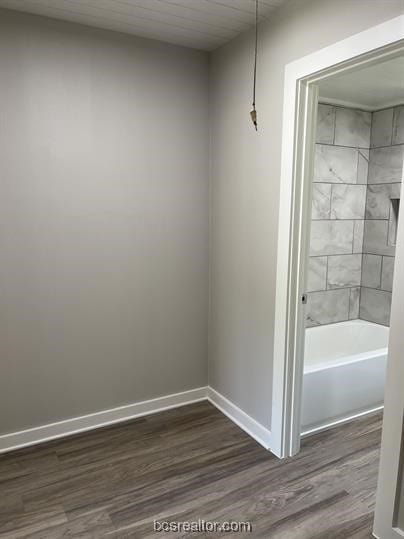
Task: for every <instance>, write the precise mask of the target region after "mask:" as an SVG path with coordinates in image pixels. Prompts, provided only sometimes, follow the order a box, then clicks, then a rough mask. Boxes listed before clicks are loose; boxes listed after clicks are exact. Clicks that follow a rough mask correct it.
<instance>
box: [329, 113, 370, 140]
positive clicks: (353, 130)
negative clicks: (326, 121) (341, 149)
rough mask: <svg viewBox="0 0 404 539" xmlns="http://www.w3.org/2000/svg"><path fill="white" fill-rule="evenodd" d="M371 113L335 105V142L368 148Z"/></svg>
mask: <svg viewBox="0 0 404 539" xmlns="http://www.w3.org/2000/svg"><path fill="white" fill-rule="evenodd" d="M371 123H372V114H371V113H370V112H365V111H362V110H356V109H348V108H342V107H336V111H335V144H336V145H340V146H350V147H354V148H369V146H370V128H371Z"/></svg>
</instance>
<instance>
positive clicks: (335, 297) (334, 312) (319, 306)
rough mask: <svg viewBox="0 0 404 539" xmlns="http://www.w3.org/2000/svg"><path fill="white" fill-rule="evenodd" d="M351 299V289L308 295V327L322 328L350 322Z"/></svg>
mask: <svg viewBox="0 0 404 539" xmlns="http://www.w3.org/2000/svg"><path fill="white" fill-rule="evenodd" d="M349 298H350V289H349V288H342V289H340V290H327V291H326V292H312V293H311V294H308V298H307V310H306V313H307V326H308V327H312V326H320V325H323V324H332V323H335V322H342V321H344V320H348V318H349Z"/></svg>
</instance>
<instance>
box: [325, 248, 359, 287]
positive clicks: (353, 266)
mask: <svg viewBox="0 0 404 539" xmlns="http://www.w3.org/2000/svg"><path fill="white" fill-rule="evenodd" d="M361 268H362V255H360V254H357V255H342V256H341V255H340V256H329V257H328V273H327V288H328V289H333V288H346V287H351V286H360V284H361Z"/></svg>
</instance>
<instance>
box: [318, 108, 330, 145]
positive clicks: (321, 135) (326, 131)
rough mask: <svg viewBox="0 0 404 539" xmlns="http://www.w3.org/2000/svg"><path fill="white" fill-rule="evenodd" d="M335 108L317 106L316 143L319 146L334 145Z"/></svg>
mask: <svg viewBox="0 0 404 539" xmlns="http://www.w3.org/2000/svg"><path fill="white" fill-rule="evenodd" d="M334 129H335V107H333V106H332V105H323V104H321V103H320V104H319V106H318V110H317V133H316V142H318V143H320V144H333V143H334Z"/></svg>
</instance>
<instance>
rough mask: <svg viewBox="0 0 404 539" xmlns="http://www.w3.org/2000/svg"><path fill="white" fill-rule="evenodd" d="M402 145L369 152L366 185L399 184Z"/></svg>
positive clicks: (402, 156)
mask: <svg viewBox="0 0 404 539" xmlns="http://www.w3.org/2000/svg"><path fill="white" fill-rule="evenodd" d="M403 160H404V145H402V146H390V147H389V148H375V149H373V150H370V160H369V176H368V183H369V184H372V183H394V182H401V180H402V174H403Z"/></svg>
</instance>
